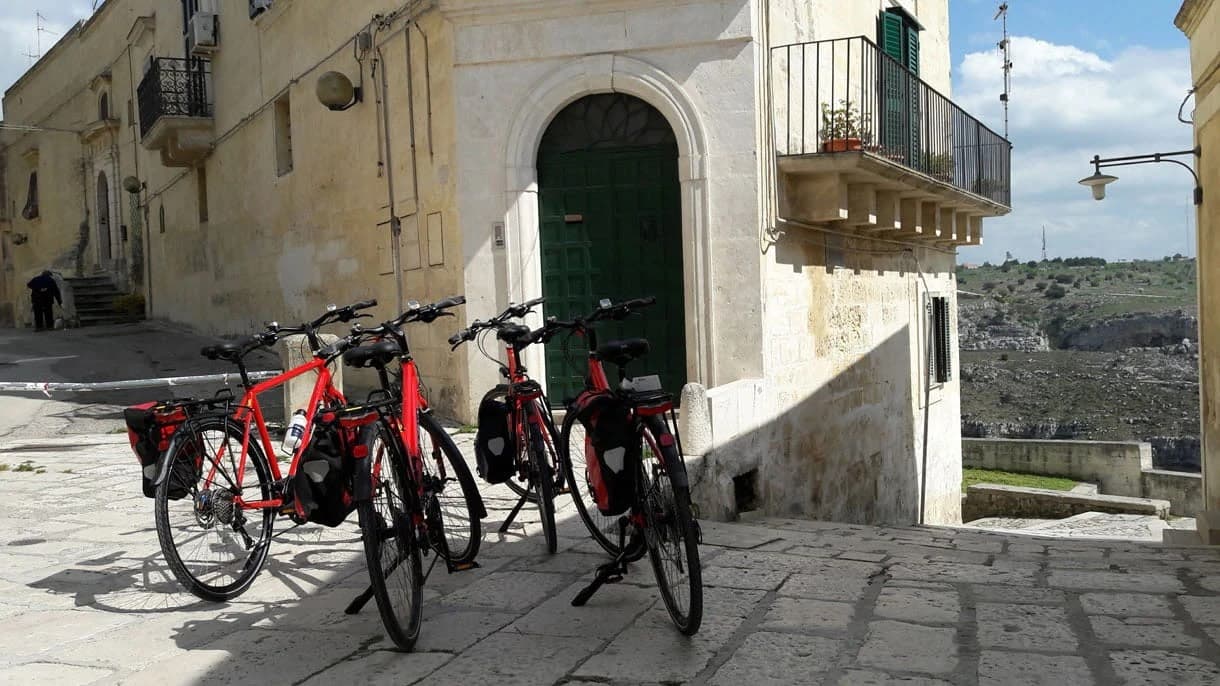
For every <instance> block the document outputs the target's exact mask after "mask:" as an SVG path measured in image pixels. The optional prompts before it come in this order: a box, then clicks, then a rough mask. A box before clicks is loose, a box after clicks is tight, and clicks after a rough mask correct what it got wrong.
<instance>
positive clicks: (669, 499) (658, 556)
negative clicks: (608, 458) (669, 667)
mask: <svg viewBox="0 0 1220 686" xmlns="http://www.w3.org/2000/svg"><path fill="white" fill-rule="evenodd" d="M643 434H644V436H643V439H644V459H643V462H642V464H641V469H640V490H639V491H637V494H636V507H637V508H641V509H642V510H643V515H644V542H645V545H647V546H648V557H649V559H650V560H651V562H652V571H653V574H654V575H655V576H656V579H657V588H658V589H659V590H660V591H661V599H662V600H663V601H664V602H665V609H666V610H668V611H669V617H670V619H672V620H673V622H674V624H676V625H677V627H678V631H681V632H682V633H683V634H686V635H687V636H691V635H693V634H694V633H695V632H697V631H698V630H699V625H700V624H701V623H702V621H703V567H702V565H701V564H700V562H699V533H698V527H697V525H696V524H695V520H694V517H692V516H691V508H690V489H689V488H688V487H685V486H674V484H673V481H672V480H671V479H670V473H669V470H670V469H680V468H681V465H682V461H681V456H679V455H678V451H677V449H676V448H675V447H674V441H672V440H667V439H666V437H667V436H668V435H669V428H668V427H667V426H666V425H665V423H664V422H663V421H661V420H659V419H657V418H656V417H650V418H648V419H646V420H645V422H644V431H643Z"/></svg>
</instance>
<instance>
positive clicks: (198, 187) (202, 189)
mask: <svg viewBox="0 0 1220 686" xmlns="http://www.w3.org/2000/svg"><path fill="white" fill-rule="evenodd" d="M195 194H196V196H198V200H199V223H200V224H202V223H204V222H206V221H207V220H208V172H207V170H206V169H204V168H203V166H202V165H201V166H199V167H196V168H195Z"/></svg>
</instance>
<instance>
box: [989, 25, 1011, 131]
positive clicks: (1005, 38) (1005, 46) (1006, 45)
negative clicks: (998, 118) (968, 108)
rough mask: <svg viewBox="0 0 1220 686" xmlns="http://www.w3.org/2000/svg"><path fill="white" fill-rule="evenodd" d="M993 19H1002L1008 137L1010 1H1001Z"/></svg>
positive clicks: (1003, 96) (1005, 124)
mask: <svg viewBox="0 0 1220 686" xmlns="http://www.w3.org/2000/svg"><path fill="white" fill-rule="evenodd" d="M992 19H993V20H994V19H999V20H1000V31H1001V32H1002V38H1001V39H1000V42H999V43H998V46H999V48H1000V54H1001V55H1003V57H1004V92H1003V93H1001V94H1000V102H1002V103H1004V138H1008V94H1009V93H1010V92H1011V91H1012V55H1011V53H1010V52H1009V41H1008V3H1007V2H1001V3H1000V7H999V9H997V10H996V13H995V16H994V17H992Z"/></svg>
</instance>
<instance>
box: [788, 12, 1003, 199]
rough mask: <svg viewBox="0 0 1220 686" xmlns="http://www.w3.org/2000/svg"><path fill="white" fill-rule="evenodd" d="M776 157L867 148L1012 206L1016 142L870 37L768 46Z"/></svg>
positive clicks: (931, 175) (873, 152) (928, 174)
mask: <svg viewBox="0 0 1220 686" xmlns="http://www.w3.org/2000/svg"><path fill="white" fill-rule="evenodd" d="M771 67H772V69H771V71H772V79H773V81H772V85H773V88H772V93H773V94H774V108H775V113H774V117H775V119H774V122H775V147H776V152H777V153H778V154H779V155H780V156H787V155H809V154H823V153H825V154H832V153H839V152H848V151H864V152H868V153H872V154H875V155H878V156H880V157H883V158H886V159H889V160H891V161H893V162H896V163H898V164H901V165H903V166H906V167H908V168H910V169H913V170H915V171H918V172H921V173H923V174H926V175H927V176H930V177H932V178H935V179H937V180H940V181H942V182H944V183H948V184H951V185H953V186H955V187H957V188H959V189H961V190H964V191H968V192H970V193H974V194H976V195H980V196H982V197H984V198H987V199H989V200H992V201H994V202H997V203H1000V204H1002V205H1004V206H1006V207H1007V206H1010V205H1011V201H1012V182H1011V167H1010V164H1011V163H1010V158H1011V152H1012V145H1011V144H1010V143H1009V142H1008V141H1007V140H1006V139H1005V138H1004V137H1003V136H1001V135H999V134H997V133H996V132H994V131H992V130H991V129H989V128H987V127H986V126H984V125H983V124H982V123H981V122H979V121H978V120H977V119H975V118H974V117H972V116H970V115H969V114H967V113H966V112H965V111H963V110H962V108H960V107H958V106H957V105H955V104H954V103H953V101H952V100H949V99H948V98H946V97H945V96H943V95H941V94H940V93H939V92H937V91H936V89H934V88H932V87H931V86H929V85H928V84H927V83H924V82H923V81H922V80H920V79H919V77H918V76H916V75H914V74H913V73H911V72H910V71H909V70H908V69H907V68H906V67H905V66H903V65H902V64H901V63H899V62H898V61H897V60H895V59H894V58H892V57H890V56H889V55H887V54H885V53H884V52H883V51H882V50H881V49H880V48H878V47H877V44H876V43H874V42H872V41H871V40H869V39H868V38H866V37H864V36H856V37H853V38H837V39H833V40H823V41H815V42H811V43H794V44H792V45H783V46H779V47H776V48H772V50H771Z"/></svg>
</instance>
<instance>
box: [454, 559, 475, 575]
mask: <svg viewBox="0 0 1220 686" xmlns="http://www.w3.org/2000/svg"><path fill="white" fill-rule="evenodd" d="M479 566H480V565H479V563H478V562H475V561H473V560H472V561H470V562H450V563H449V573H451V574H452V573H453V572H468V571H470V570H472V569H478V568H479Z"/></svg>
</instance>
